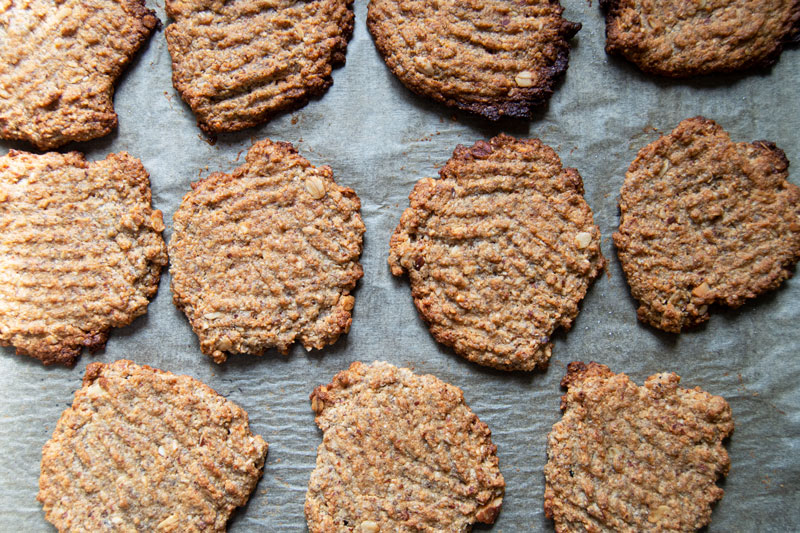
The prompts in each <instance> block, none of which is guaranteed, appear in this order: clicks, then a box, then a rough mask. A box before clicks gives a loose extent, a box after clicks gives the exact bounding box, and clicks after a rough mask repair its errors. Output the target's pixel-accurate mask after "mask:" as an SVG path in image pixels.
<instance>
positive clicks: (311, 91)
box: [172, 0, 355, 145]
mask: <svg viewBox="0 0 800 533" xmlns="http://www.w3.org/2000/svg"><path fill="white" fill-rule="evenodd" d="M347 11H348V13H349V16H348V17H347V18H346V20H344V21H343V24H342V25H341V26H340V27H339V29H340V31H341V33H340V34H339V36H338V38H337V43H336V46H335V47H334V48H333V49H332V50H331V59H330V61H329V62H328V63H329V64H330V65H331V68H339V67H342V66H344V65H345V63H346V61H347V46H348V44H349V42H350V39H352V37H353V30H354V28H355V13H354V11H353V0H347ZM173 24H174V22H173ZM172 73H173V74H172V85H173V87H174V88H175V90H176V91H178V94H180V96H181V100H183V101H184V102H185V103H186V105H188V106H189V109H190V110H191V111H192V114H194V115H195V116H196V117H197V127H198V128H200V130H201V131H202V132H203V133H204V134H205V135H206V136H207V137H208V138H209V142H210V143H211V144H212V145H213V144H215V143H216V142H217V135H219V134H220V133H233V132H237V131H241V130H244V129H247V128H252V127H255V126H258V125H259V124H263V123H265V122H269V121H270V120H272V119H273V118H275V117H277V116H278V115H282V114H284V113H290V112H292V111H297V110H298V109H302V108H303V107H305V106H306V105H308V103H309V102H310V101H311V100H312V99H314V98H319V97H321V96H322V95H324V94H325V93H326V92H327V91H328V89H330V88H331V86H333V72H331V74H329V75H328V76H326V77H325V78H324V79H323V83H321V84H320V85H318V86H316V87H311V88H308V87H306V88H305V90H304V91H303V94H302V95H301V96H300V97H299V98H297V99H294V100H290V101H288V102H286V103H285V104H283V105H281V106H278V107H274V108H271V109H268V110H266V111H264V112H262V113H259V114H258V115H257V116H256V117H255V118H250V119H248V120H237V121H234V122H230V123H226V124H225V125H223V126H222V127H217V128H215V127H214V126H212V125H210V124H208V123H206V122H203V120H202V119H201V118H200V116H199V115H197V113H195V112H194V110H193V109H192V106H191V105H189V102H187V101H186V99H185V98H184V97H183V91H181V90H180V89H178V88H177V84H176V81H175V63H174V61H173V62H172Z"/></svg>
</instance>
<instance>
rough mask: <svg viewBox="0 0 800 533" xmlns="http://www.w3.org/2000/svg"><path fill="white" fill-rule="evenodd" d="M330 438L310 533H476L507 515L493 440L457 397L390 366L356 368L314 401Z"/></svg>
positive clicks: (321, 458) (444, 386) (322, 453)
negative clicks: (503, 509) (474, 529)
mask: <svg viewBox="0 0 800 533" xmlns="http://www.w3.org/2000/svg"><path fill="white" fill-rule="evenodd" d="M311 407H312V409H313V410H314V412H315V413H316V418H315V421H316V423H317V425H318V426H319V428H320V429H321V430H322V432H323V437H322V444H320V446H319V448H318V450H317V464H316V467H315V469H314V471H313V472H312V473H311V479H310V480H309V482H308V492H307V494H306V504H305V513H306V520H307V521H308V529H309V531H310V532H311V533H323V532H324V533H329V532H332V531H337V532H342V533H345V532H351V531H357V532H359V533H361V532H363V533H377V532H378V531H397V532H408V533H411V532H415V531H445V532H453V533H461V532H466V531H470V530H471V529H472V524H474V523H475V522H483V523H489V524H490V523H492V522H494V520H495V518H496V517H497V514H498V513H499V512H500V506H501V505H502V501H503V494H504V492H505V481H504V480H503V476H502V474H501V473H500V470H499V468H498V459H497V455H496V452H497V447H496V446H495V445H494V444H492V441H491V431H490V430H489V428H488V427H487V426H486V424H484V423H483V422H481V421H480V420H479V419H478V417H477V416H476V415H475V414H474V413H473V412H472V411H471V410H470V408H469V407H468V406H467V405H466V403H465V402H464V395H463V393H462V391H461V389H459V388H458V387H454V386H453V385H450V384H448V383H445V382H443V381H441V380H439V379H437V378H435V377H434V376H431V375H417V374H414V373H413V372H411V370H409V369H407V368H397V367H395V366H393V365H390V364H389V363H384V362H374V363H372V364H369V365H366V364H363V363H360V362H355V363H353V364H352V365H351V366H350V368H349V369H347V370H345V371H342V372H339V373H338V374H337V375H336V376H335V377H334V378H333V380H332V381H331V383H330V384H328V385H324V386H319V387H317V388H316V389H315V390H314V392H313V393H312V394H311Z"/></svg>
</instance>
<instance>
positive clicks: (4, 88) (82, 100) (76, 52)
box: [0, 0, 158, 150]
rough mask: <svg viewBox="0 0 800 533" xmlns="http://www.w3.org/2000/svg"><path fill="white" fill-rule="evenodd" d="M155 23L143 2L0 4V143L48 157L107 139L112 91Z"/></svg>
mask: <svg viewBox="0 0 800 533" xmlns="http://www.w3.org/2000/svg"><path fill="white" fill-rule="evenodd" d="M157 24H158V19H157V18H156V17H155V14H154V13H153V12H152V11H150V10H149V9H147V8H145V6H144V1H143V0H120V1H112V0H88V1H78V0H63V1H60V2H47V1H44V0H24V1H16V2H13V1H12V2H3V3H0V137H2V138H3V139H19V140H25V141H29V142H31V143H33V144H34V145H35V146H36V147H37V148H39V149H40V150H45V149H49V148H55V147H56V146H61V145H62V144H65V143H67V142H70V141H86V140H89V139H94V138H96V137H102V136H103V135H107V134H108V133H110V132H111V131H112V130H113V129H114V128H116V127H117V115H116V113H114V105H113V101H112V98H113V96H114V84H115V82H116V80H117V78H118V77H119V76H120V75H121V74H122V71H123V70H124V69H125V67H126V66H127V65H128V63H130V61H131V58H132V57H133V55H134V54H135V53H136V51H137V50H139V48H140V47H141V46H142V44H144V42H145V41H146V40H147V38H148V37H149V36H150V33H151V32H152V31H153V28H155V27H156V25H157Z"/></svg>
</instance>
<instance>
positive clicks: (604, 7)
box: [600, 0, 800, 79]
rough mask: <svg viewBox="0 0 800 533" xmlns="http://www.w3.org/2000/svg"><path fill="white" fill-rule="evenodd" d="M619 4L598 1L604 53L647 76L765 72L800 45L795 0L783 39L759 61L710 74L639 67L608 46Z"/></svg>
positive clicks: (613, 0) (799, 15)
mask: <svg viewBox="0 0 800 533" xmlns="http://www.w3.org/2000/svg"><path fill="white" fill-rule="evenodd" d="M620 2H621V0H600V10H601V11H602V12H603V13H604V14H605V23H606V28H605V36H606V45H605V51H606V53H607V54H609V55H614V56H618V57H621V58H623V59H625V60H626V61H628V62H629V63H631V64H632V65H634V66H636V68H638V69H639V70H641V71H642V72H646V73H648V74H655V75H656V76H663V77H666V78H673V79H685V78H693V77H709V76H714V75H719V74H732V73H747V72H750V71H758V70H767V69H769V68H771V67H772V66H774V65H775V63H777V62H778V60H779V59H780V57H781V54H782V53H783V49H784V47H785V46H795V45H798V44H800V0H795V2H794V6H793V10H792V18H793V20H790V21H789V29H788V31H787V33H786V34H785V35H784V38H783V39H779V40H776V41H775V43H774V47H773V49H772V51H770V52H769V53H768V54H767V55H765V56H764V57H763V58H762V59H760V60H755V61H749V62H747V63H745V64H743V65H742V66H739V67H731V68H724V69H718V70H714V71H711V72H702V71H695V70H665V69H659V68H654V67H651V66H648V65H641V64H639V63H636V62H634V61H633V60H631V59H628V58H627V57H626V56H625V54H624V53H623V52H622V51H621V50H619V49H616V48H611V47H610V46H609V43H608V27H609V26H610V25H611V22H612V21H613V20H614V19H615V18H616V17H617V11H618V10H619V6H620Z"/></svg>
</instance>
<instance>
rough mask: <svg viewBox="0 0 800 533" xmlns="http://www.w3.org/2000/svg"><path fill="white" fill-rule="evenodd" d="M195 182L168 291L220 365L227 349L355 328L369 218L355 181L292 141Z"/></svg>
mask: <svg viewBox="0 0 800 533" xmlns="http://www.w3.org/2000/svg"><path fill="white" fill-rule="evenodd" d="M246 161H247V162H246V163H245V164H244V165H242V166H240V167H239V168H237V169H236V170H235V171H234V172H233V173H231V174H222V173H216V174H212V175H210V176H209V177H207V178H205V179H204V180H201V181H199V182H197V183H194V184H192V191H191V192H190V193H188V194H187V195H186V196H185V197H184V199H183V202H182V203H181V205H180V207H179V208H178V211H177V212H176V213H175V216H174V218H173V222H174V224H173V226H174V232H173V235H172V240H171V241H170V245H169V246H170V261H171V266H170V273H171V274H172V294H173V299H174V302H175V305H176V306H178V308H180V309H181V310H183V312H184V313H186V316H187V317H188V318H189V322H190V323H191V325H192V329H193V330H194V332H195V333H196V334H197V336H198V338H199V339H200V349H201V350H202V351H203V353H205V354H207V355H210V356H211V357H212V358H213V359H214V361H216V362H217V363H221V362H223V361H225V359H226V352H229V353H249V354H257V355H261V354H263V353H264V352H265V351H266V350H268V349H269V348H273V347H274V348H277V349H278V350H279V351H280V352H282V353H287V351H288V350H289V347H290V346H291V345H292V343H294V342H295V341H299V342H301V343H302V344H303V346H305V348H306V349H308V350H310V349H312V348H317V349H320V348H323V347H324V346H325V345H328V344H332V343H334V342H336V339H338V338H339V335H340V334H342V333H347V332H348V331H349V330H350V324H351V322H352V317H351V311H352V309H353V303H354V298H353V296H351V295H350V291H352V290H353V288H354V287H355V285H356V282H357V281H358V280H359V279H360V278H361V276H362V275H363V270H362V269H361V265H360V264H359V262H358V260H359V256H360V255H361V247H362V235H363V234H364V223H363V222H362V221H361V215H360V214H359V209H360V207H361V202H360V201H359V199H358V196H356V193H355V192H354V191H353V190H352V189H348V188H346V187H340V186H339V185H337V184H336V183H335V182H334V181H333V172H332V171H331V169H330V167H328V166H324V167H320V168H315V167H313V166H312V165H311V164H310V163H309V162H308V161H306V160H305V159H303V158H302V157H300V156H299V155H298V154H297V152H296V151H295V149H294V148H293V147H292V145H291V144H289V143H284V142H272V141H269V140H266V141H261V142H258V143H256V144H254V145H253V146H252V147H251V148H250V150H249V151H248V152H247V157H246Z"/></svg>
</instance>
